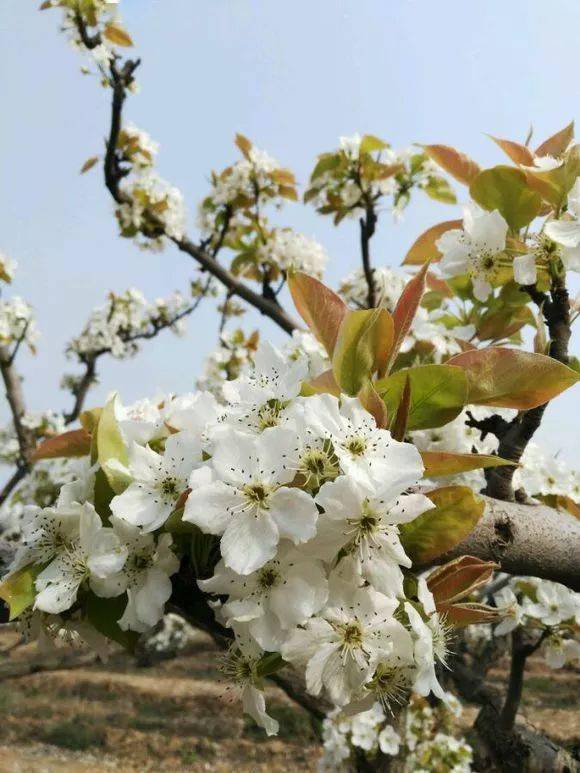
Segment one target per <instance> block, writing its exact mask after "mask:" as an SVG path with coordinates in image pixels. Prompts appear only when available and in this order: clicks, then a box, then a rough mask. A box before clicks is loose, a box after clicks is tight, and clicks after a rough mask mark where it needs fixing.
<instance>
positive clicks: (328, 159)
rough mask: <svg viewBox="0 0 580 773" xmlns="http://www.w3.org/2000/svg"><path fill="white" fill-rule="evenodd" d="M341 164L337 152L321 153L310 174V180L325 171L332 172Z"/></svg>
mask: <svg viewBox="0 0 580 773" xmlns="http://www.w3.org/2000/svg"><path fill="white" fill-rule="evenodd" d="M341 164H342V159H341V157H340V155H339V154H338V153H323V154H322V155H321V156H319V157H318V161H317V163H316V166H315V167H314V170H313V172H312V174H311V175H310V180H311V181H313V180H316V178H317V177H320V175H323V174H326V172H332V171H333V170H334V169H336V168H337V167H339V166H340V165H341Z"/></svg>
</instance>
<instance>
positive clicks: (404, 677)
mask: <svg viewBox="0 0 580 773" xmlns="http://www.w3.org/2000/svg"><path fill="white" fill-rule="evenodd" d="M409 686H410V684H409V674H408V670H407V669H406V668H403V667H401V666H399V665H393V664H391V663H379V665H378V666H377V670H376V671H375V674H374V676H373V678H372V679H371V681H370V682H369V684H368V688H369V690H371V691H372V692H374V693H375V695H376V696H377V699H378V700H379V702H380V703H381V704H382V706H383V708H385V709H386V710H387V711H389V712H390V713H392V705H393V704H402V703H403V701H404V699H405V696H406V694H407V692H408V690H409Z"/></svg>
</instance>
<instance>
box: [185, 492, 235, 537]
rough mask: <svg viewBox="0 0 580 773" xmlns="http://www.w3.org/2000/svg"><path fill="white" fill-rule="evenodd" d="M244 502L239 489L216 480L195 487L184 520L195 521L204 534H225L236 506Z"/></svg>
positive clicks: (190, 495) (187, 503)
mask: <svg viewBox="0 0 580 773" xmlns="http://www.w3.org/2000/svg"><path fill="white" fill-rule="evenodd" d="M242 503H243V499H242V495H241V493H240V492H239V490H238V489H236V488H234V487H233V486H228V485H227V483H224V482H223V481H221V480H216V481H214V482H213V483H209V484H208V485H205V486H200V488H197V489H193V490H192V491H191V492H190V494H189V496H188V497H187V501H186V503H185V508H184V511H183V520H184V521H187V522H188V523H194V524H196V526H199V528H200V529H201V530H202V531H203V532H204V534H223V533H224V530H225V529H226V527H227V525H228V524H229V523H230V521H231V520H232V518H235V517H237V516H235V515H234V512H235V508H237V507H239V506H241V504H242Z"/></svg>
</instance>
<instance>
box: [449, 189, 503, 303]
mask: <svg viewBox="0 0 580 773" xmlns="http://www.w3.org/2000/svg"><path fill="white" fill-rule="evenodd" d="M507 230H508V225H507V223H506V221H505V220H504V219H503V217H502V216H501V215H500V213H499V212H498V211H497V210H494V211H493V212H483V211H482V210H480V209H479V208H478V207H477V206H475V205H473V204H472V205H470V206H467V207H466V208H465V210H464V215H463V228H462V229H459V228H454V229H452V230H450V231H446V232H445V233H444V234H443V235H442V236H440V237H439V239H438V240H437V242H436V246H437V249H439V250H440V252H441V253H442V257H441V261H440V263H439V266H440V268H441V271H442V273H443V275H444V276H458V275H461V274H468V275H469V277H470V278H471V280H472V282H473V294H474V295H475V297H476V298H477V300H479V301H486V300H487V298H488V297H489V294H490V293H491V291H492V282H493V281H494V279H495V278H496V277H497V275H498V272H499V268H500V261H501V258H502V257H503V253H504V250H505V246H506V235H507Z"/></svg>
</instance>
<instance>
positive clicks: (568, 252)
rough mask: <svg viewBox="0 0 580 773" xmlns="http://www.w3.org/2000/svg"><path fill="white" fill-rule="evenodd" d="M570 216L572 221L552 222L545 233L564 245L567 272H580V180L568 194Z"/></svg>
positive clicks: (563, 252) (564, 260)
mask: <svg viewBox="0 0 580 773" xmlns="http://www.w3.org/2000/svg"><path fill="white" fill-rule="evenodd" d="M568 214H569V215H570V216H571V219H570V220H551V221H550V222H549V223H546V226H545V228H544V232H545V233H546V235H547V236H549V237H550V239H553V240H554V241H555V242H557V243H558V244H561V245H562V247H563V249H562V263H563V264H564V266H565V267H566V268H567V270H568V271H580V179H577V180H576V182H575V183H574V185H573V187H572V190H571V191H570V193H569V194H568Z"/></svg>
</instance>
